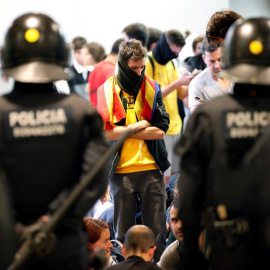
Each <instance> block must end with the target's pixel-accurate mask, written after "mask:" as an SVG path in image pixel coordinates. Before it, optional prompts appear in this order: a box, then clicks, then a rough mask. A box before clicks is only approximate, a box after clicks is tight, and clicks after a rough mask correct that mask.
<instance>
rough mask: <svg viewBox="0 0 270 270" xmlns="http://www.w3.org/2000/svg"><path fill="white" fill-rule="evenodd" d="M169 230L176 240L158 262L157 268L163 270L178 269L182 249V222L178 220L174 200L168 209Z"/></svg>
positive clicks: (176, 206)
mask: <svg viewBox="0 0 270 270" xmlns="http://www.w3.org/2000/svg"><path fill="white" fill-rule="evenodd" d="M170 223H171V229H172V231H173V234H174V236H175V237H176V239H177V240H175V241H174V242H173V243H171V244H170V245H169V246H168V247H167V248H166V249H165V250H164V252H163V254H162V255H161V257H160V261H159V262H158V266H160V267H161V268H163V269H165V270H173V269H177V267H179V263H180V253H181V250H182V249H183V240H184V238H183V231H182V222H181V220H180V219H179V218H178V205H177V203H176V200H174V201H173V202H172V206H171V209H170Z"/></svg>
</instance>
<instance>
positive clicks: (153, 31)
mask: <svg viewBox="0 0 270 270" xmlns="http://www.w3.org/2000/svg"><path fill="white" fill-rule="evenodd" d="M148 35H149V36H148V42H147V46H146V47H147V50H148V52H150V51H152V50H153V49H154V47H155V46H156V44H157V42H158V40H159V38H160V37H161V35H162V31H161V30H159V29H157V28H153V27H148Z"/></svg>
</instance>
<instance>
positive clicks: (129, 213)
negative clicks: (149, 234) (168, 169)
mask: <svg viewBox="0 0 270 270" xmlns="http://www.w3.org/2000/svg"><path fill="white" fill-rule="evenodd" d="M110 191H111V195H112V197H113V203H114V230H115V236H116V239H117V240H119V241H121V242H122V243H123V241H124V236H125V234H126V232H127V230H128V229H129V228H130V227H131V226H133V225H135V224H136V221H135V219H136V217H135V216H136V209H137V205H136V195H138V196H139V198H140V203H141V205H140V207H141V211H142V223H143V224H144V225H146V226H147V227H149V228H150V229H151V230H152V231H153V233H154V235H155V238H156V245H157V249H156V252H155V256H154V260H155V261H156V262H157V261H158V260H159V257H160V256H161V254H162V253H163V251H164V249H165V246H166V206H165V202H166V195H165V183H164V180H163V175H161V173H160V172H159V171H158V170H150V171H140V172H134V173H126V174H114V175H113V177H112V179H111V180H110Z"/></svg>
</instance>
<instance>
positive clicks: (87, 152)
mask: <svg viewBox="0 0 270 270" xmlns="http://www.w3.org/2000/svg"><path fill="white" fill-rule="evenodd" d="M84 126H85V128H84V130H83V135H82V140H81V143H82V147H83V160H82V178H83V177H84V176H85V175H86V174H87V173H88V172H89V171H90V170H91V169H92V168H93V167H94V166H95V164H96V163H97V161H98V160H99V159H100V158H101V157H102V155H103V154H104V153H105V152H106V151H107V149H108V147H109V144H108V142H107V140H106V139H105V136H104V132H103V122H102V118H101V116H100V115H99V114H98V113H94V114H90V115H88V116H87V117H86V118H85V125H84ZM108 171H109V161H108V162H107V164H106V165H105V166H104V167H103V168H102V169H101V170H100V171H99V173H98V174H97V175H96V177H95V178H94V179H93V180H92V181H91V183H90V184H89V186H88V188H87V189H86V190H85V191H84V192H83V194H82V195H81V196H80V198H79V199H78V201H77V202H76V203H75V204H74V206H73V207H72V208H71V210H70V211H69V212H68V214H67V216H66V217H65V218H64V220H63V223H62V225H64V226H65V227H69V228H71V229H76V228H77V227H78V225H80V224H81V221H82V219H83V217H84V216H85V214H86V213H87V212H88V211H89V210H90V209H91V207H92V206H93V205H94V203H95V202H96V201H97V200H98V199H99V198H100V197H101V196H102V195H103V194H104V193H105V191H106V188H107V183H108Z"/></svg>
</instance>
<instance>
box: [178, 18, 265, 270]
mask: <svg viewBox="0 0 270 270" xmlns="http://www.w3.org/2000/svg"><path fill="white" fill-rule="evenodd" d="M269 44H270V19H268V18H253V19H248V20H244V19H239V20H237V21H236V22H235V23H234V24H233V25H232V26H231V28H230V29H229V31H228V32H227V35H226V40H225V43H224V48H223V57H224V73H225V74H226V75H227V76H229V77H230V78H231V79H232V80H234V82H235V86H234V93H233V95H226V96H222V97H219V98H216V99H214V100H212V101H209V102H206V103H205V104H203V105H201V106H200V107H198V109H197V110H196V111H195V112H194V113H193V114H192V116H191V118H190V120H189V123H188V125H187V128H186V132H185V133H184V135H183V136H182V138H181V140H180V142H179V144H178V146H177V148H176V150H177V151H178V153H179V154H180V155H181V156H182V163H181V177H182V181H181V182H180V187H179V191H180V210H179V213H180V218H181V219H182V222H183V230H184V238H185V254H183V256H182V264H183V269H208V267H209V266H210V269H214V270H215V269H227V270H229V269H250V268H249V267H250V266H249V264H248V261H249V260H248V258H245V256H244V255H243V254H246V253H245V251H244V250H246V245H245V237H246V233H247V231H248V223H247V221H246V218H245V213H244V212H245V211H244V210H245V209H244V206H243V205H244V204H243V200H244V195H245V190H246V185H247V182H248V181H247V179H248V174H249V171H248V170H246V168H245V166H244V164H243V160H244V157H245V156H246V155H247V153H248V152H249V151H250V149H251V148H252V146H253V145H254V142H255V141H256V140H257V138H258V136H260V134H261V133H262V131H263V129H264V128H265V126H267V125H268V123H269V116H270V91H269V84H270V68H269V65H270V47H269ZM202 230H205V231H204V233H205V234H206V237H205V238H204V240H205V241H206V249H207V251H206V257H207V263H206V260H205V257H204V256H202V253H201V251H200V249H199V247H198V237H199V235H200V233H201V231H202ZM181 269H182V268H181Z"/></svg>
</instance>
